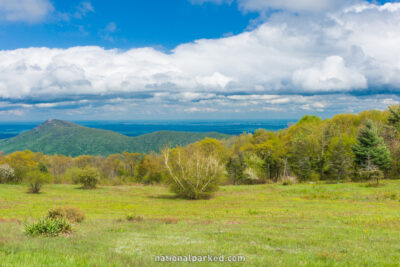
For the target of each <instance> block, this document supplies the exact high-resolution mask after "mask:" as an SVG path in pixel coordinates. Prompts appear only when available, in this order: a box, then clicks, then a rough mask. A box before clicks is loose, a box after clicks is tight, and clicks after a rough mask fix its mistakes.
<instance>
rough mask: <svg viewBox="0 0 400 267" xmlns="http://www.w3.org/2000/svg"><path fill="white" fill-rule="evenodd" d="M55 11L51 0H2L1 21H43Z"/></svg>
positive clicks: (0, 4)
mask: <svg viewBox="0 0 400 267" xmlns="http://www.w3.org/2000/svg"><path fill="white" fill-rule="evenodd" d="M53 11H54V7H53V5H52V4H51V2H50V1H49V0H0V21H23V22H31V23H33V22H38V21H42V20H43V19H45V18H46V16H47V15H49V14H50V13H51V12H53Z"/></svg>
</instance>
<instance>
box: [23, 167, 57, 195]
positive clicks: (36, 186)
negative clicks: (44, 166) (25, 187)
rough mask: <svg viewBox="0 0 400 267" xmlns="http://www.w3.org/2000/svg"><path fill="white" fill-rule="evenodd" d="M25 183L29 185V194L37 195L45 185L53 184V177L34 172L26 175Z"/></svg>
mask: <svg viewBox="0 0 400 267" xmlns="http://www.w3.org/2000/svg"><path fill="white" fill-rule="evenodd" d="M25 181H26V182H27V183H28V184H29V192H31V193H34V194H37V193H39V192H40V189H42V186H43V185H44V184H48V183H50V182H51V177H50V175H49V174H48V173H44V172H41V171H40V170H34V171H31V172H29V173H28V174H27V175H26V178H25Z"/></svg>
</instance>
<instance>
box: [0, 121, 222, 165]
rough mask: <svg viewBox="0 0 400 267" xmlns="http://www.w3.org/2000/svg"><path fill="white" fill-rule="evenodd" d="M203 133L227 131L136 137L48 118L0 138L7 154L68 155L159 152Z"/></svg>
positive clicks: (218, 134) (214, 134) (208, 134)
mask: <svg viewBox="0 0 400 267" xmlns="http://www.w3.org/2000/svg"><path fill="white" fill-rule="evenodd" d="M205 137H211V138H216V139H223V138H228V137H229V135H226V134H221V133H216V132H210V133H192V132H175V131H159V132H154V133H150V134H144V135H141V136H137V137H128V136H125V135H122V134H119V133H116V132H112V131H106V130H100V129H93V128H88V127H84V126H81V125H78V124H75V123H72V122H67V121H61V120H47V121H46V122H44V123H43V124H40V125H39V126H37V127H36V128H34V129H32V130H30V131H27V132H24V133H21V134H20V135H18V136H15V137H13V138H9V139H4V140H0V151H2V152H4V153H6V154H9V153H11V152H14V151H20V150H26V149H29V150H31V151H34V152H42V153H44V154H50V155H54V154H63V155H67V156H73V157H75V156H79V155H101V156H107V155H109V154H113V153H121V152H123V151H128V152H139V153H149V152H151V151H156V152H158V151H159V150H160V149H161V148H162V147H164V146H165V145H168V144H169V145H171V146H177V145H187V144H190V143H193V142H196V141H199V140H201V139H203V138H205Z"/></svg>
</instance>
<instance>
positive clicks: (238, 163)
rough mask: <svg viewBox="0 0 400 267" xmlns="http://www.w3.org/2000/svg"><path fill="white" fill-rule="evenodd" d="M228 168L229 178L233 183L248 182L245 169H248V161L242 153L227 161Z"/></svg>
mask: <svg viewBox="0 0 400 267" xmlns="http://www.w3.org/2000/svg"><path fill="white" fill-rule="evenodd" d="M226 170H227V173H228V179H229V180H230V181H232V183H233V184H246V180H247V179H246V176H245V174H244V171H245V170H246V162H245V161H244V156H243V154H242V153H240V154H239V155H234V156H232V157H230V158H229V159H228V162H227V163H226Z"/></svg>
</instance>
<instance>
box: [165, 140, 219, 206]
mask: <svg viewBox="0 0 400 267" xmlns="http://www.w3.org/2000/svg"><path fill="white" fill-rule="evenodd" d="M203 148H204V147H202V146H201V144H199V143H195V144H193V145H190V146H188V147H185V148H181V147H178V148H175V149H173V150H169V149H165V150H164V151H163V156H164V164H165V168H166V169H167V173H168V178H169V182H170V186H171V190H172V191H173V192H174V193H176V195H177V196H179V197H182V198H188V199H203V198H209V197H210V196H211V195H212V193H214V192H215V191H217V190H218V186H219V184H220V182H221V179H222V178H223V176H224V174H225V170H224V166H223V164H221V162H220V160H219V158H218V157H217V156H216V155H215V154H214V153H213V152H210V151H208V150H203Z"/></svg>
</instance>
